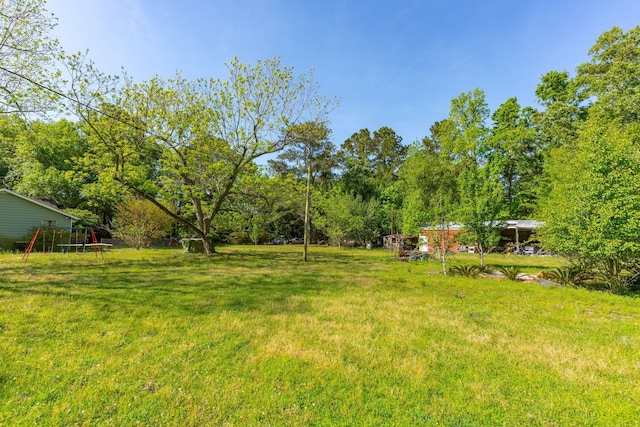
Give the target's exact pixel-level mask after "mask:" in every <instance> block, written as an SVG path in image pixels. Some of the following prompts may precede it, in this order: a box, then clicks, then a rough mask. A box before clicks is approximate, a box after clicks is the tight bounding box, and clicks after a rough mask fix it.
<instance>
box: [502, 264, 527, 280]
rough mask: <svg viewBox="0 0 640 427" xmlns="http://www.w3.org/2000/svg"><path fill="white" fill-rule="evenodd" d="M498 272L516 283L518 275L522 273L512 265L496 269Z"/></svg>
mask: <svg viewBox="0 0 640 427" xmlns="http://www.w3.org/2000/svg"><path fill="white" fill-rule="evenodd" d="M498 270H499V271H500V272H501V273H502V274H504V275H505V277H506V278H507V279H509V280H513V281H517V280H518V275H519V274H520V273H522V271H521V270H520V269H519V268H518V267H515V266H513V265H509V266H504V267H500V268H498Z"/></svg>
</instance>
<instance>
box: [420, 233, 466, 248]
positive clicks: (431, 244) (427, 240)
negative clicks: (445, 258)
mask: <svg viewBox="0 0 640 427" xmlns="http://www.w3.org/2000/svg"><path fill="white" fill-rule="evenodd" d="M440 233H442V232H441V231H439V230H425V229H423V230H422V231H421V232H420V248H421V250H423V249H422V248H426V250H428V251H434V250H436V246H435V242H436V240H437V239H440V237H441V236H440ZM458 233H460V230H447V231H445V234H446V235H445V239H446V240H447V242H441V244H440V247H441V248H442V249H444V247H445V246H446V245H447V244H448V246H449V247H448V250H449V251H450V252H458V248H459V247H460V242H458V238H457V235H458Z"/></svg>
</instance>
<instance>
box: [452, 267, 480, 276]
mask: <svg viewBox="0 0 640 427" xmlns="http://www.w3.org/2000/svg"><path fill="white" fill-rule="evenodd" d="M449 273H451V274H452V275H457V276H464V277H476V276H477V275H478V273H480V267H479V266H477V265H454V266H453V267H451V268H449Z"/></svg>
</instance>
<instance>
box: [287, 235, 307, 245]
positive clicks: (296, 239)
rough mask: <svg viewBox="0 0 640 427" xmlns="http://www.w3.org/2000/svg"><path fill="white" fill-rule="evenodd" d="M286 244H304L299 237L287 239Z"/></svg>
mask: <svg viewBox="0 0 640 427" xmlns="http://www.w3.org/2000/svg"><path fill="white" fill-rule="evenodd" d="M287 243H288V244H290V245H301V244H303V243H304V239H302V238H300V237H294V238H293V239H289V241H288V242H287Z"/></svg>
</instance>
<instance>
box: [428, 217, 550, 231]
mask: <svg viewBox="0 0 640 427" xmlns="http://www.w3.org/2000/svg"><path fill="white" fill-rule="evenodd" d="M500 223H502V224H504V228H505V229H508V230H515V229H516V228H517V229H518V230H535V229H537V228H540V227H542V226H543V225H544V223H543V222H542V221H536V220H532V219H510V220H506V221H500ZM485 224H488V222H486V223H485ZM447 228H448V229H449V230H462V229H463V228H464V224H462V223H458V222H450V223H449V224H448V227H447ZM422 229H423V230H441V229H442V224H436V226H435V227H433V226H431V225H426V226H424V227H422Z"/></svg>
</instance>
